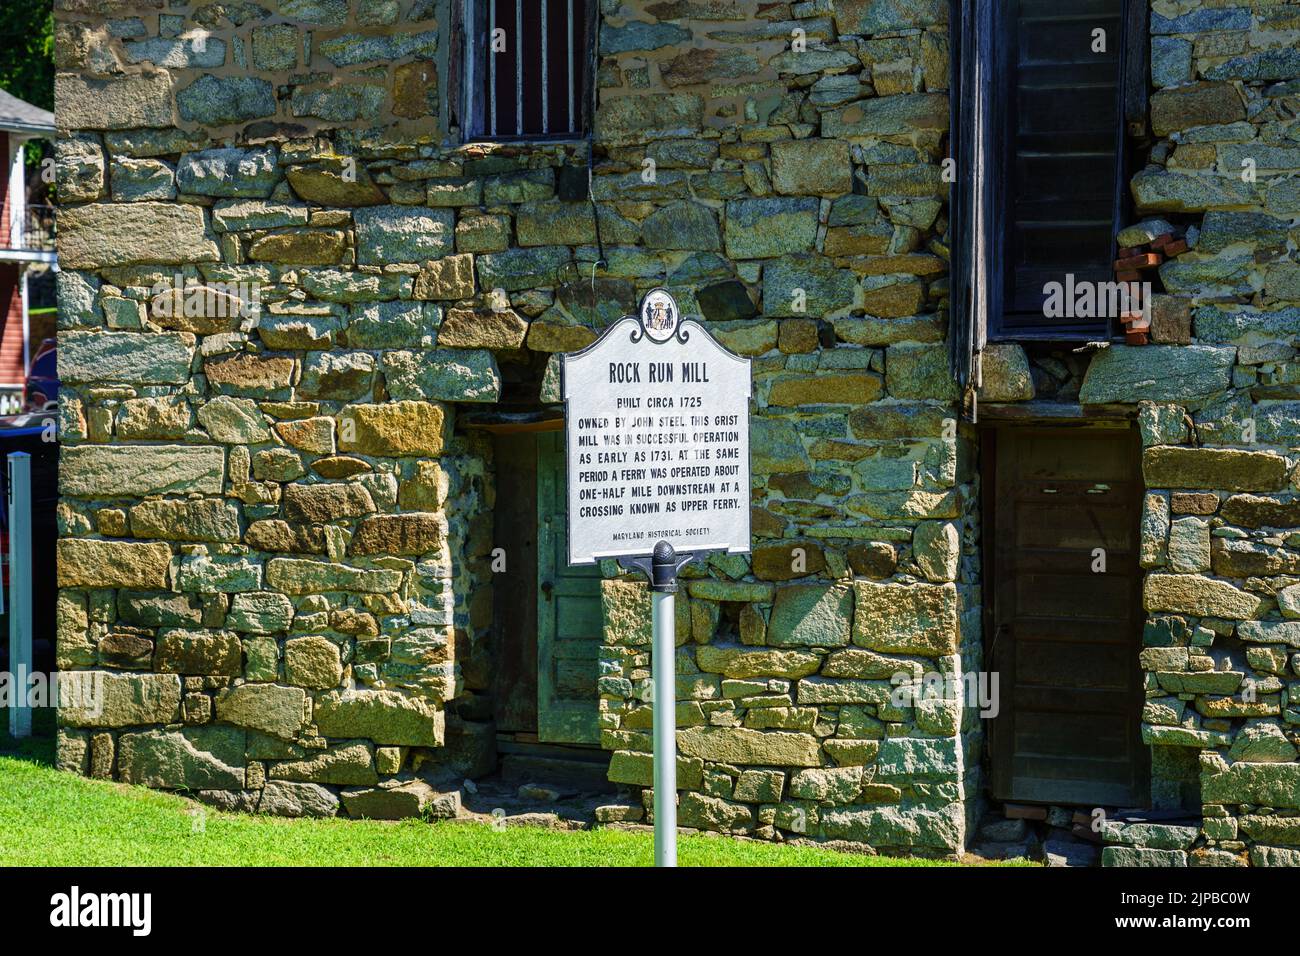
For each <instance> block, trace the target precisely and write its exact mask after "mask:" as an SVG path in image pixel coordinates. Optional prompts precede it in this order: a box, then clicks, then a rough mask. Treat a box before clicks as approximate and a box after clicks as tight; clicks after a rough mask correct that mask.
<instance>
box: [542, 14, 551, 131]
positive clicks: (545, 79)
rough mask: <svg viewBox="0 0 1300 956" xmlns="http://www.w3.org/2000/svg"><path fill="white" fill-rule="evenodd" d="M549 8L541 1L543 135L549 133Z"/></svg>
mask: <svg viewBox="0 0 1300 956" xmlns="http://www.w3.org/2000/svg"><path fill="white" fill-rule="evenodd" d="M549 6H550V0H542V132H543V133H549V132H550V131H551V115H550V102H549V96H548V95H547V94H548V93H549V92H550V90H549V87H550V85H551V84H550V82H549V81H550V79H551V73H550V70H548V69H547V66H548V63H547V60H548V57H547V49H546V48H547V46H548V45H549V41H550V37H548V36H547V35H546V8H547V7H549Z"/></svg>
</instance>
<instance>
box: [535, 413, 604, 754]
mask: <svg viewBox="0 0 1300 956" xmlns="http://www.w3.org/2000/svg"><path fill="white" fill-rule="evenodd" d="M564 492H565V488H564V433H563V432H545V433H543V434H541V435H539V436H538V438H537V737H538V739H539V740H542V741H546V742H548V743H566V744H598V743H599V742H600V730H599V726H598V723H597V720H596V701H597V700H598V694H597V691H596V676H597V658H598V655H599V653H600V639H601V616H600V570H599V568H598V567H597V566H595V565H591V566H588V567H579V568H571V567H569V565H568V558H567V550H568V548H567V544H568V543H567V542H566V541H565V493H564Z"/></svg>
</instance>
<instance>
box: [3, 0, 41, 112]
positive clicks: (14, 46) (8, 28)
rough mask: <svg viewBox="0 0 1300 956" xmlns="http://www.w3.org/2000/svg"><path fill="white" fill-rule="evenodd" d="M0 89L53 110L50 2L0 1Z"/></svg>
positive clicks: (34, 0) (33, 0) (31, 0)
mask: <svg viewBox="0 0 1300 956" xmlns="http://www.w3.org/2000/svg"><path fill="white" fill-rule="evenodd" d="M0 89H2V90H4V91H5V92H7V93H10V94H12V95H13V96H16V97H18V98H19V99H20V100H26V101H27V102H28V103H31V104H32V105H33V106H39V107H41V108H42V109H47V110H51V111H53V109H54V4H53V0H0Z"/></svg>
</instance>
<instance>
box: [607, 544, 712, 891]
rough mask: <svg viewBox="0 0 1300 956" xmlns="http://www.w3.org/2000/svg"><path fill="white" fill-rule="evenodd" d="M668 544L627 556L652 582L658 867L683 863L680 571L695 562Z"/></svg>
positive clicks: (628, 565) (627, 563) (628, 564)
mask: <svg viewBox="0 0 1300 956" xmlns="http://www.w3.org/2000/svg"><path fill="white" fill-rule="evenodd" d="M694 557H695V555H693V554H683V555H679V554H677V552H676V551H674V550H673V546H672V545H671V544H669V543H668V542H667V541H660V542H659V543H658V544H656V545H655V549H654V554H652V555H651V556H650V558H649V559H646V558H630V559H629V558H622V559H620V560H619V564H620V565H621V566H622V567H623V568H624V569H625V570H629V571H631V570H637V571H641V572H643V573H644V574H645V576H646V579H647V580H649V582H650V627H651V632H652V634H653V643H652V644H651V647H650V684H651V686H652V687H653V688H654V697H653V698H652V703H653V716H654V789H655V866H676V865H677V668H676V662H677V572H678V571H680V570H681V569H682V567H683V566H684V565H685V564H686V563H687V562H688V561H690V560H691V559H692V558H694Z"/></svg>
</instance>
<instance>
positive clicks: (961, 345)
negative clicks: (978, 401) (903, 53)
mask: <svg viewBox="0 0 1300 956" xmlns="http://www.w3.org/2000/svg"><path fill="white" fill-rule="evenodd" d="M950 12H951V15H950V17H949V21H948V22H949V24H950V25H951V26H950V30H951V35H950V38H949V44H950V54H951V69H952V78H951V83H950V90H949V97H950V104H951V110H952V122H951V123H950V126H949V128H950V133H949V146H950V148H949V152H950V154H951V158H952V160H953V164H954V166H953V168H954V173H955V180H954V182H953V184H952V185H953V189H952V191H951V195H950V199H949V228H950V236H951V240H952V244H951V249H950V256H951V286H950V288H951V292H950V296H949V305H948V309H949V336H948V345H949V355H950V359H951V365H952V371H953V375H954V376H955V378H956V380H957V384H958V386H959V387H960V388H961V390H962V393H963V397H964V398H965V397H968V396H970V395H971V393H973V392H974V390H975V389H978V388H979V387H980V384H981V368H980V362H981V357H982V354H983V351H984V346H985V344H986V343H987V342H988V317H989V312H990V308H991V306H992V297H993V295H994V294H995V291H996V289H995V287H996V281H991V280H992V279H993V276H992V275H991V268H990V267H991V261H990V259H991V256H992V255H993V246H994V241H995V234H994V229H993V213H994V208H995V207H994V196H993V189H994V185H995V179H996V177H995V175H994V171H993V169H992V168H991V167H989V166H988V162H989V160H990V159H992V152H991V150H992V148H993V146H994V143H995V140H993V138H992V137H993V116H992V112H993V95H992V94H993V89H994V82H993V78H994V76H995V72H994V70H995V63H994V47H993V38H994V32H995V31H994V26H995V24H994V16H993V3H992V2H990V0H950Z"/></svg>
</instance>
